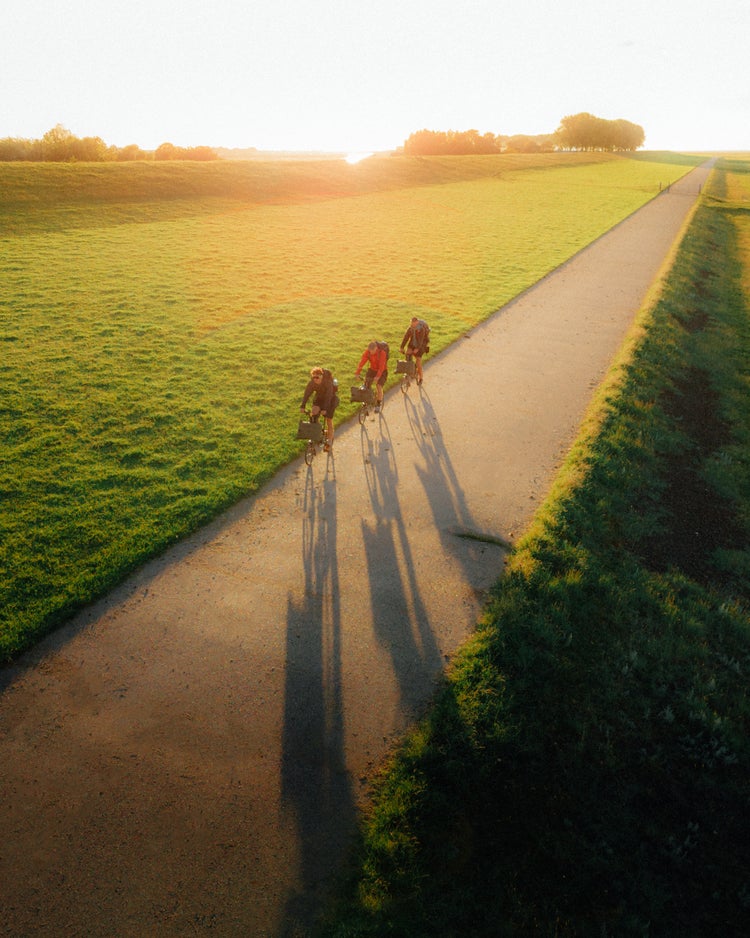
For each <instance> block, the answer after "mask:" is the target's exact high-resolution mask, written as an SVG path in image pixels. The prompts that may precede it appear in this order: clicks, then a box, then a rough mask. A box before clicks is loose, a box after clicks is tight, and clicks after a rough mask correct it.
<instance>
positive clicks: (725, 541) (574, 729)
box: [324, 162, 750, 938]
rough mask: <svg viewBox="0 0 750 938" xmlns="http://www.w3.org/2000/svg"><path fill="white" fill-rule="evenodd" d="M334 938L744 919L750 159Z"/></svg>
mask: <svg viewBox="0 0 750 938" xmlns="http://www.w3.org/2000/svg"><path fill="white" fill-rule="evenodd" d="M723 166H724V169H723V171H722V172H720V173H718V174H715V176H714V185H713V188H712V191H711V194H710V197H709V198H707V199H706V200H705V203H704V205H703V206H702V207H701V208H700V209H699V211H698V213H697V215H696V216H695V218H694V221H693V223H692V225H691V227H690V229H689V231H688V233H687V235H686V238H685V240H684V242H683V245H682V247H681V250H680V253H679V256H678V258H677V261H676V264H675V266H674V268H673V269H672V271H671V272H670V274H669V276H668V279H667V282H666V284H665V288H664V290H663V293H662V294H661V296H660V297H659V298H658V301H657V302H656V303H655V304H654V305H653V307H652V308H651V309H650V310H648V312H647V313H644V315H643V316H642V317H641V322H640V327H641V329H640V332H639V334H638V336H634V337H633V339H632V343H631V345H630V347H629V349H628V350H627V351H626V353H625V354H624V356H623V362H622V363H621V365H620V366H619V367H618V369H617V370H616V371H615V372H613V376H612V378H611V380H610V383H609V384H608V386H607V387H606V389H605V391H604V392H603V393H602V395H601V397H600V400H599V402H598V404H597V406H596V408H595V411H594V412H592V415H591V418H590V421H589V423H588V425H587V429H586V430H585V431H584V433H583V435H582V437H581V439H580V441H579V443H578V445H577V446H576V448H575V450H574V452H573V453H572V455H571V456H570V458H569V460H568V462H567V463H566V466H565V467H564V469H563V471H562V473H561V475H560V478H559V480H558V483H557V485H556V487H555V490H554V491H553V493H552V495H551V496H550V498H549V500H548V502H547V503H546V504H545V506H544V507H543V509H542V510H541V512H540V513H539V515H538V517H537V519H536V521H535V523H534V525H533V528H532V530H531V531H530V532H529V533H528V535H527V536H526V538H525V540H524V542H523V543H522V544H521V545H520V546H519V547H518V549H517V550H516V551H515V554H514V556H513V557H512V558H511V560H510V563H509V568H508V571H507V575H506V576H505V577H504V579H503V580H502V582H501V583H500V584H499V585H498V587H497V588H496V590H495V592H494V595H493V596H492V599H491V601H490V603H489V605H488V607H487V610H486V615H485V617H484V619H483V621H482V622H481V624H480V627H479V630H478V632H477V634H476V636H475V637H474V638H473V639H472V641H471V642H470V643H469V644H468V645H467V646H466V648H465V649H464V650H463V653H462V654H461V655H460V656H459V658H458V660H457V661H456V662H455V664H454V666H453V668H452V671H451V673H450V675H449V677H448V679H447V681H446V685H445V687H444V689H442V690H441V691H440V693H439V695H438V697H437V700H436V702H435V705H434V707H433V708H432V710H431V712H430V713H429V715H428V716H427V718H426V719H425V721H424V722H423V723H422V724H421V725H420V726H419V727H418V729H417V730H416V731H415V732H414V733H413V734H412V735H411V736H410V738H409V739H408V740H407V741H406V743H405V745H404V746H403V748H402V749H401V750H400V751H399V752H397V753H396V754H395V755H394V757H393V759H392V762H391V764H390V765H389V766H388V768H387V771H386V773H385V774H384V776H383V778H382V779H381V780H380V782H379V783H378V790H377V797H376V800H375V807H374V809H373V812H372V815H371V817H369V818H368V820H367V824H366V829H365V833H364V840H363V845H362V847H361V853H360V855H359V864H360V865H359V867H358V869H357V871H356V874H355V876H354V878H353V881H352V883H351V884H350V886H349V887H348V889H347V898H346V899H345V900H344V901H343V903H342V904H341V906H339V908H338V909H337V913H336V918H335V921H334V922H333V923H332V924H331V923H329V924H328V925H327V926H326V928H325V929H324V934H325V935H327V936H336V938H344V936H348V938H353V936H368V935H372V936H374V935H377V936H380V935H386V934H387V935H393V936H408V938H420V936H440V938H450V936H459V935H460V936H463V935H472V936H474V938H479V936H493V938H496V936H499V935H518V934H533V935H550V936H551V935H597V936H598V935H605V934H606V935H639V936H640V935H659V936H681V938H684V936H703V938H705V936H708V935H712V936H713V935H722V936H729V935H732V936H739V935H741V934H743V935H744V934H746V933H747V923H748V921H750V733H749V730H750V720H749V718H750V704H749V702H748V683H747V682H748V672H749V671H750V617H749V616H748V601H749V600H750V548H749V547H748V544H749V543H750V393H748V392H749V391H750V388H749V387H748V370H747V363H748V361H750V319H749V317H748V313H749V312H750V214H748V212H749V209H748V205H749V204H750V183H748V179H750V175H748V170H749V169H750V165H748V164H741V163H739V162H736V163H729V162H726V163H725V164H723Z"/></svg>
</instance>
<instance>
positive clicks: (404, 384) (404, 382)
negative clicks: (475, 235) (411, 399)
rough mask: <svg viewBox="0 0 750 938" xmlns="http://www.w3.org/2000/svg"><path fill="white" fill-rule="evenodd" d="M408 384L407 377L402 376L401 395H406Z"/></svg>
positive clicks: (409, 382)
mask: <svg viewBox="0 0 750 938" xmlns="http://www.w3.org/2000/svg"><path fill="white" fill-rule="evenodd" d="M410 384H411V381H410V380H409V375H404V376H403V378H402V379H401V393H402V394H406V392H407V391H408V390H409V385H410Z"/></svg>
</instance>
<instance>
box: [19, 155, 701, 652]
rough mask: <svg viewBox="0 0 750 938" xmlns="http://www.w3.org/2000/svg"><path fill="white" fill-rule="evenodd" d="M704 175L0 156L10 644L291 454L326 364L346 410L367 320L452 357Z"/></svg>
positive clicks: (578, 163)
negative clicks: (603, 238) (461, 340)
mask: <svg viewBox="0 0 750 938" xmlns="http://www.w3.org/2000/svg"><path fill="white" fill-rule="evenodd" d="M687 169H689V166H687V165H684V164H683V163H680V162H679V161H678V162H669V161H668V160H665V158H663V157H658V158H654V159H653V160H650V161H649V160H645V161H644V160H627V159H622V158H617V157H608V158H604V157H598V158H596V159H592V158H591V157H586V156H585V155H580V154H579V155H575V154H569V155H563V156H562V157H559V158H552V157H551V156H550V155H546V158H545V159H541V158H539V159H536V158H532V159H526V160H524V159H521V158H519V159H515V158H514V159H508V160H505V159H504V158H502V157H498V158H488V159H487V160H484V159H472V158H467V159H464V158H452V159H448V158H446V159H437V158H436V159H432V160H418V159H406V158H404V159H394V160H386V159H380V160H372V161H365V163H363V164H359V165H358V166H354V167H350V166H348V165H347V164H345V163H334V162H328V163H325V164H320V165H318V164H309V163H305V164H300V165H294V164H288V163H284V164H273V163H271V164H239V165H238V164H232V163H227V164H221V165H219V164H192V165H180V164H173V165H169V166H164V165H156V164H143V165H138V164H133V165H130V166H127V165H119V166H118V165H108V164H102V165H97V166H90V165H79V166H76V165H72V166H70V165H59V166H57V165H52V164H50V165H47V164H33V165H31V164H21V165H16V164H5V165H3V166H2V167H0V182H1V183H2V184H1V185H0V226H2V234H0V279H1V280H2V283H3V292H2V295H1V296H0V322H1V323H2V327H1V328H0V349H2V356H0V381H1V382H2V387H3V397H2V400H1V401H0V453H1V458H0V571H2V574H3V575H2V577H1V578H0V659H5V658H10V657H12V656H13V655H15V654H17V653H18V651H19V650H21V649H23V648H24V647H27V646H28V645H29V644H31V643H32V642H33V641H35V640H36V639H37V638H38V637H39V636H40V635H41V634H43V633H44V632H45V631H47V630H49V629H50V628H53V627H54V626H55V625H57V624H58V623H59V622H61V621H63V620H64V619H65V618H66V617H67V616H69V615H70V614H71V613H72V612H73V611H75V610H76V609H77V608H80V606H81V605H83V604H85V603H86V602H89V601H90V600H92V599H93V598H95V597H97V596H99V595H101V594H103V593H104V592H105V591H106V590H107V589H109V588H111V587H112V586H113V585H114V584H115V583H117V582H118V581H119V580H120V579H121V578H122V577H123V576H125V575H126V574H127V573H128V572H129V571H131V570H132V569H134V568H135V567H136V566H138V565H139V564H141V563H143V562H144V561H145V560H146V559H148V558H149V557H151V556H154V555H155V554H157V553H159V552H160V551H162V550H164V548H165V547H167V546H168V545H169V544H171V543H173V542H174V541H175V540H177V539H179V538H181V537H184V536H185V535H186V534H188V533H189V532H190V531H193V530H195V529H196V528H197V527H198V526H200V525H201V524H203V523H205V522H206V521H208V520H209V519H210V518H211V517H213V516H214V515H216V514H217V513H218V512H219V511H221V510H222V509H223V508H225V507H227V506H228V505H230V504H232V503H233V502H235V501H237V500H238V499H239V498H241V497H242V496H243V495H246V494H249V493H252V492H253V491H255V490H256V489H257V488H258V486H259V485H260V484H261V483H262V482H263V481H264V480H265V479H268V478H269V477H270V475H271V474H272V473H273V472H274V471H275V470H276V469H277V468H278V467H279V466H280V465H283V464H284V463H285V462H288V461H289V460H291V459H292V458H294V457H295V456H296V455H298V454H299V452H300V444H299V442H298V441H296V439H295V430H296V420H297V417H298V414H297V409H298V403H299V398H300V396H301V392H302V388H303V387H304V384H305V382H306V380H307V375H308V371H309V369H310V367H312V366H313V365H315V364H324V365H326V366H327V367H330V368H332V370H333V371H334V373H335V374H336V375H337V376H338V377H339V379H340V381H341V385H342V390H343V393H342V395H341V397H342V400H343V401H344V403H343V404H342V406H341V408H340V410H339V413H338V415H337V416H338V418H339V420H344V419H346V418H347V417H348V416H349V415H350V413H351V410H352V408H351V407H350V405H349V404H348V403H347V402H346V401H347V390H346V389H347V385H348V384H349V383H350V381H351V380H352V379H351V377H350V376H352V375H353V371H354V368H355V367H356V364H357V362H358V360H359V357H360V354H361V351H362V349H363V348H364V346H365V344H366V343H367V342H368V341H369V340H370V339H371V338H373V337H377V338H384V339H386V340H387V341H389V342H391V344H392V347H393V348H394V349H395V348H396V347H397V345H398V342H399V341H400V339H401V336H402V335H403V332H404V329H405V328H406V325H407V324H408V321H409V319H410V317H411V316H412V315H413V314H414V313H417V314H419V315H422V316H424V317H425V318H426V319H427V320H428V321H429V322H430V325H431V327H432V350H433V352H438V351H440V349H441V348H444V347H445V346H446V345H448V344H449V343H450V342H452V341H453V340H454V339H455V338H457V337H458V336H460V335H461V334H462V333H463V332H464V331H465V330H466V329H467V328H470V327H471V326H472V325H474V324H476V323H477V322H479V321H481V320H482V319H484V318H485V317H486V316H488V315H489V314H490V313H492V312H493V311H494V310H495V309H497V308H498V307H499V306H501V305H502V304H503V303H504V302H506V301H507V300H509V299H511V298H512V297H513V296H515V295H516V294H518V293H519V292H520V291H521V290H523V289H524V288H526V287H528V286H529V285H531V284H532V283H534V282H535V281H536V280H538V279H539V278H540V277H542V276H543V275H544V274H546V273H547V272H548V271H549V270H551V269H553V268H554V267H556V266H557V265H559V264H560V263H562V262H563V261H564V260H566V259H567V258H568V257H570V256H571V255H572V254H573V253H575V252H576V251H577V250H579V249H581V248H582V247H584V246H585V245H586V244H588V243H589V242H590V241H591V240H593V239H594V238H596V237H597V236H598V235H600V234H602V233H603V232H604V231H606V230H608V229H609V228H611V227H612V226H613V225H614V224H616V223H617V222H618V221H619V220H621V219H622V218H623V217H625V216H626V215H628V214H630V213H631V212H632V211H634V210H635V209H636V208H638V207H639V206H640V205H642V204H643V203H644V202H646V201H647V200H648V199H650V198H652V197H653V196H654V195H655V194H656V193H657V192H658V188H659V185H660V184H663V183H666V182H668V181H671V180H674V179H675V178H678V177H679V176H680V175H682V174H683V173H684V172H686V171H687ZM532 170H533V171H532ZM344 196H346V197H344Z"/></svg>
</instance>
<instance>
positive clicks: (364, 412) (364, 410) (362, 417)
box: [357, 404, 367, 424]
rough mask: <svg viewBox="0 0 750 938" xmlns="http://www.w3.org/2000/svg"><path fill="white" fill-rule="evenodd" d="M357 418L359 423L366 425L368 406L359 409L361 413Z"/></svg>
mask: <svg viewBox="0 0 750 938" xmlns="http://www.w3.org/2000/svg"><path fill="white" fill-rule="evenodd" d="M357 418H358V419H359V422H360V423H361V424H364V422H365V420H366V419H367V404H363V405H362V406H361V407H360V408H359V411H358V413H357Z"/></svg>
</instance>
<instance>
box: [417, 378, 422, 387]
mask: <svg viewBox="0 0 750 938" xmlns="http://www.w3.org/2000/svg"><path fill="white" fill-rule="evenodd" d="M417 384H418V385H419V387H420V388H421V387H422V379H421V378H417Z"/></svg>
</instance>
